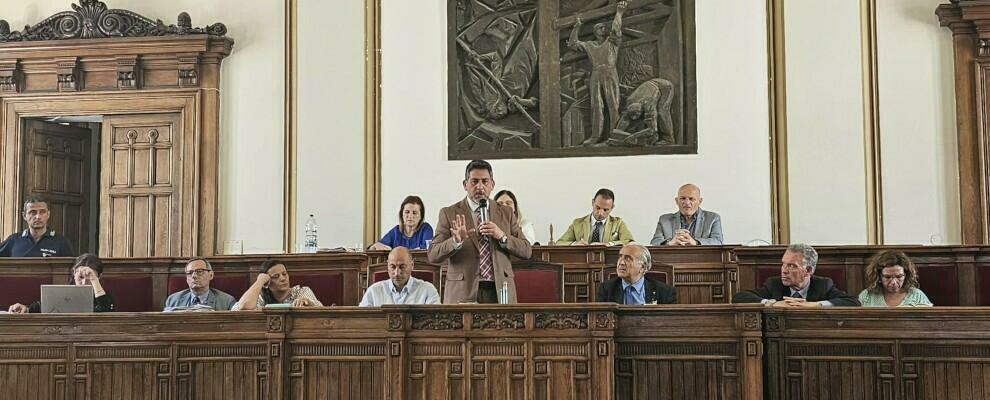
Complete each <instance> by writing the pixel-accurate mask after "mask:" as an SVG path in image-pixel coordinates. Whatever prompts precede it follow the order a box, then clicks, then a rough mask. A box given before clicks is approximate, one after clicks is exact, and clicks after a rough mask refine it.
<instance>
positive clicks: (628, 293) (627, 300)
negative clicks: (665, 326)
mask: <svg viewBox="0 0 990 400" xmlns="http://www.w3.org/2000/svg"><path fill="white" fill-rule="evenodd" d="M645 285H646V279H644V277H642V276H641V277H639V280H638V281H636V282H633V283H632V284H630V283H627V282H626V281H625V280H623V281H622V299H623V304H646V294H645V291H644V286H645ZM630 287H631V288H632V290H629V288H630Z"/></svg>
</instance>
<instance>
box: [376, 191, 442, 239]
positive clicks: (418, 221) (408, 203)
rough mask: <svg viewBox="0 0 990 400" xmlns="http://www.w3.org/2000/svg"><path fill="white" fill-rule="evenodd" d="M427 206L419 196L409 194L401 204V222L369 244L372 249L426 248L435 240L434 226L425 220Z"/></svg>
mask: <svg viewBox="0 0 990 400" xmlns="http://www.w3.org/2000/svg"><path fill="white" fill-rule="evenodd" d="M425 214H426V207H425V206H423V199H420V198H419V196H407V197H406V199H405V200H402V205H400V206H399V224H398V225H396V226H395V227H394V228H392V230H390V231H388V233H386V234H385V236H382V238H381V239H380V240H378V242H375V244H372V245H371V246H369V248H370V249H372V250H392V249H393V248H395V247H400V246H401V247H405V248H408V249H425V248H427V247H428V245H429V242H430V241H431V240H433V227H432V226H430V224H429V223H427V222H425V221H423V216H424V215H425Z"/></svg>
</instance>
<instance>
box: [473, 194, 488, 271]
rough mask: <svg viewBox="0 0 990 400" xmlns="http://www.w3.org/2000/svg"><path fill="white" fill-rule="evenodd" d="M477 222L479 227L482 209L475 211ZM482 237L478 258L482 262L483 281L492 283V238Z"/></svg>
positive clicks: (479, 264) (480, 266)
mask: <svg viewBox="0 0 990 400" xmlns="http://www.w3.org/2000/svg"><path fill="white" fill-rule="evenodd" d="M474 214H475V217H476V219H475V220H476V221H478V223H479V225H480V223H481V207H478V208H477V209H475V210H474ZM480 236H481V248H480V249H478V257H479V258H480V262H479V263H478V267H479V268H480V269H481V280H483V281H490V280H492V269H493V268H492V238H491V237H489V236H488V235H480Z"/></svg>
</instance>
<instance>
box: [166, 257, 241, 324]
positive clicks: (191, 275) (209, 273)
mask: <svg viewBox="0 0 990 400" xmlns="http://www.w3.org/2000/svg"><path fill="white" fill-rule="evenodd" d="M212 280H213V266H212V265H210V262H209V261H206V260H205V259H202V258H194V259H192V260H189V262H188V263H186V284H188V285H189V289H185V290H182V291H179V292H175V293H172V295H171V296H168V299H166V300H165V311H177V310H178V309H184V308H191V307H197V306H205V307H209V308H212V309H213V310H215V311H229V310H230V308H231V307H233V306H234V304H236V303H237V299H235V298H234V296H231V295H229V294H227V293H224V292H222V291H220V290H217V289H214V288H211V287H210V281H212Z"/></svg>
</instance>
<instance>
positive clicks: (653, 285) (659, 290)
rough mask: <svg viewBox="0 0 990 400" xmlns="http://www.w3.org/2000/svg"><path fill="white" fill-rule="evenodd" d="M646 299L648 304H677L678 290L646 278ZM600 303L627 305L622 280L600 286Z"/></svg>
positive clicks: (644, 287)
mask: <svg viewBox="0 0 990 400" xmlns="http://www.w3.org/2000/svg"><path fill="white" fill-rule="evenodd" d="M644 279H646V282H644V283H643V292H644V296H643V297H644V299H645V300H646V304H677V289H674V288H673V287H672V286H670V285H668V284H666V283H663V282H660V281H658V280H656V279H653V278H649V277H644ZM596 301H598V302H599V303H618V304H626V297H625V293H624V292H623V291H622V278H612V279H609V280H607V281H605V282H602V283H601V284H600V285H598V297H597V299H596Z"/></svg>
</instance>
